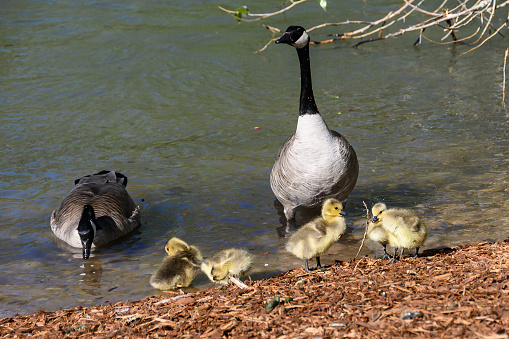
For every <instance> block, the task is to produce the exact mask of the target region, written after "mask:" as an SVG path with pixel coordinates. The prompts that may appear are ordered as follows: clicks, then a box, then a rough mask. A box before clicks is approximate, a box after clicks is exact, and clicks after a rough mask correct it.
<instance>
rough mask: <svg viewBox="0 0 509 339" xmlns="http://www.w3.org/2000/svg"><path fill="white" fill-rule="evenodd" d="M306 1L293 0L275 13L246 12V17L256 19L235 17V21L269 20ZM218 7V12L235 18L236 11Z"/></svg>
mask: <svg viewBox="0 0 509 339" xmlns="http://www.w3.org/2000/svg"><path fill="white" fill-rule="evenodd" d="M306 1H307V0H299V1H294V0H291V1H290V2H291V4H290V5H288V6H286V7H285V8H283V9H280V10H279V11H276V12H272V13H259V14H257V13H249V11H248V12H247V16H254V17H257V18H256V19H242V18H239V17H237V19H239V20H241V21H246V22H253V21H258V20H262V19H265V18H269V17H271V16H274V15H278V14H281V13H284V12H286V11H288V10H290V9H291V8H292V7H294V6H296V5H300V4H301V3H304V2H306ZM217 7H219V9H220V10H222V11H223V12H225V13H228V14H230V15H232V16H236V15H237V13H238V11H232V10H229V9H226V8H223V7H221V6H217Z"/></svg>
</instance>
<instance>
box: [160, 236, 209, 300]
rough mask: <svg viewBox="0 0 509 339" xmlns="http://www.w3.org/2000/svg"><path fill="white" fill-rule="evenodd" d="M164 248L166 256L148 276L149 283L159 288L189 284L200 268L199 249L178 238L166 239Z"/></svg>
mask: <svg viewBox="0 0 509 339" xmlns="http://www.w3.org/2000/svg"><path fill="white" fill-rule="evenodd" d="M164 249H165V250H166V252H167V253H168V256H167V257H166V258H164V259H163V262H162V263H161V265H160V266H159V268H158V269H157V271H155V273H154V274H153V275H152V277H150V285H152V287H154V288H157V289H160V290H173V289H176V288H180V287H187V286H189V285H190V284H191V281H192V280H193V279H194V277H195V276H196V273H198V271H199V269H200V265H201V262H202V259H203V258H202V255H201V253H200V251H199V250H198V249H197V248H196V247H194V246H189V245H188V244H187V243H185V242H184V241H182V240H180V239H178V238H171V239H170V240H168V242H167V243H166V246H165V247H164Z"/></svg>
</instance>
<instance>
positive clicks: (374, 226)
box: [367, 204, 390, 259]
mask: <svg viewBox="0 0 509 339" xmlns="http://www.w3.org/2000/svg"><path fill="white" fill-rule="evenodd" d="M381 205H383V204H376V205H375V206H373V208H372V209H371V211H372V214H373V216H375V215H378V214H379V213H380V207H381ZM384 206H385V205H384ZM367 235H368V238H369V239H371V240H372V241H374V242H377V243H379V244H380V245H382V246H383V247H384V255H383V256H382V259H389V258H390V256H389V254H388V253H387V244H388V243H389V234H388V232H387V231H386V230H385V229H384V228H383V227H382V223H380V222H378V223H376V222H370V223H369V225H368V231H367Z"/></svg>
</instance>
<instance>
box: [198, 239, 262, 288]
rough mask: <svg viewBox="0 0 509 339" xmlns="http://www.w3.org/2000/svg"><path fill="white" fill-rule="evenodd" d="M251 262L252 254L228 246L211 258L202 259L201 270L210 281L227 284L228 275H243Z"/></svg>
mask: <svg viewBox="0 0 509 339" xmlns="http://www.w3.org/2000/svg"><path fill="white" fill-rule="evenodd" d="M252 263H253V256H252V255H251V254H249V253H248V252H247V251H246V250H242V249H237V248H229V249H226V250H223V251H221V252H219V253H217V254H216V255H214V256H213V257H212V258H209V259H205V260H203V263H202V264H201V270H202V271H203V273H205V274H206V275H207V277H208V278H209V279H210V281H212V282H216V283H219V284H228V280H229V278H230V277H233V278H239V277H240V276H242V275H244V274H245V273H246V272H247V271H248V270H249V269H250V268H251V264H252Z"/></svg>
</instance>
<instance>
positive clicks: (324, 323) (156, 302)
mask: <svg viewBox="0 0 509 339" xmlns="http://www.w3.org/2000/svg"><path fill="white" fill-rule="evenodd" d="M508 259H509V242H501V243H482V244H478V245H473V246H463V247H460V248H454V249H451V248H446V249H440V250H428V251H425V252H424V253H423V257H422V258H419V259H413V258H411V257H405V258H404V259H403V260H402V261H398V262H397V263H396V264H392V265H389V264H388V263H387V260H377V259H371V258H366V257H365V258H361V259H360V260H359V261H356V262H342V263H337V264H336V265H333V266H332V267H329V268H327V269H326V270H324V271H312V272H311V273H305V272H304V270H303V269H296V270H293V271H290V272H286V273H284V274H281V275H280V276H277V277H274V278H270V279H264V280H258V281H250V280H248V281H246V282H245V283H246V284H247V285H248V288H247V289H239V288H238V287H236V286H235V285H230V286H222V287H217V288H212V289H206V290H201V291H198V292H195V293H189V294H183V293H169V295H168V296H165V297H151V298H146V299H143V300H139V301H132V302H125V303H116V304H108V305H103V306H98V307H93V308H83V307H76V308H73V309H66V310H59V311H57V312H52V313H46V312H44V311H39V313H38V314H34V315H30V316H16V317H10V318H4V319H1V320H0V336H1V337H2V338H15V337H26V336H30V335H31V336H34V337H61V338H63V337H69V338H78V337H87V338H111V337H128V338H147V337H149V336H150V337H151V338H159V337H164V338H167V337H178V338H198V337H204V338H225V337H231V338H295V337H299V338H342V337H351V338H360V337H362V338H382V337H386V338H403V337H404V338H408V337H420V338H438V337H440V338H459V337H468V338H493V339H497V338H508V337H509V330H508V329H509V280H508V276H509V261H508Z"/></svg>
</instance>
